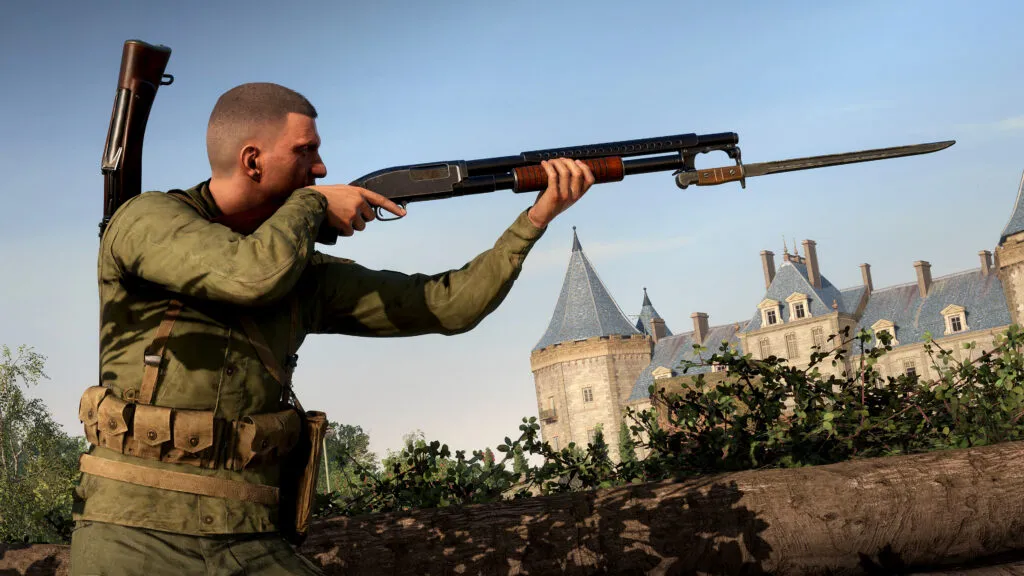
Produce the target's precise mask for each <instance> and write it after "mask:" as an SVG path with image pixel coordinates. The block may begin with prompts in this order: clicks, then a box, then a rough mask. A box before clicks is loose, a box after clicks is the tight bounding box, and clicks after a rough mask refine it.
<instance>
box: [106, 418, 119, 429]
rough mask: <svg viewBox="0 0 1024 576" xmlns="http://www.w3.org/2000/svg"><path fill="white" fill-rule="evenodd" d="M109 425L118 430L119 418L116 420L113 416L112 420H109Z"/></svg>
mask: <svg viewBox="0 0 1024 576" xmlns="http://www.w3.org/2000/svg"><path fill="white" fill-rule="evenodd" d="M107 426H109V427H110V429H111V430H116V429H117V420H114V419H113V418H111V419H110V420H107Z"/></svg>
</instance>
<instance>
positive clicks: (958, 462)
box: [0, 442, 1024, 576]
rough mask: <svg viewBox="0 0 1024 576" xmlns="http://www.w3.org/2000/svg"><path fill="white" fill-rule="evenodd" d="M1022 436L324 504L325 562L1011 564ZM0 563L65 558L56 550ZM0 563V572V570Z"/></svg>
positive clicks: (756, 566) (1016, 557) (343, 568)
mask: <svg viewBox="0 0 1024 576" xmlns="http://www.w3.org/2000/svg"><path fill="white" fill-rule="evenodd" d="M1022 493H1024V443H1022V442H1013V443H1005V444H1000V445H996V446H987V447H981V448H973V449H968V450H949V451H939V452H931V453H927V454H917V455H911V456H898V457H890V458H874V459H866V460H854V461H849V462H842V463H839V464H832V465H828V466H815V467H807V468H796V469H785V470H779V469H776V470H759V471H745V472H738V473H731V474H720V475H714V476H706V477H701V478H696V479H689V480H685V481H678V482H676V481H666V482H656V483H649V484H641V485H634V486H627V487H619V488H612V489H606V490H598V491H593V492H586V493H576V494H564V495H556V496H544V497H536V498H529V499H524V500H519V501H514V502H504V503H498V504H487V505H476V506H467V507H461V508H442V509H431V510H417V511H413V512H409V513H402V514H397V513H396V514H375V515H369V516H363V517H358V518H332V519H328V520H325V521H321V522H318V523H317V524H316V525H315V526H314V529H313V531H312V535H311V536H310V538H309V539H308V540H307V542H306V543H305V544H303V546H302V548H301V551H302V552H303V553H304V554H305V555H306V556H307V557H309V558H310V559H312V560H314V561H315V562H316V563H318V564H320V565H321V566H322V567H323V568H324V571H325V572H326V573H328V574H375V575H377V574H394V575H398V574H403V575H404V574H531V575H534V574H560V573H566V574H599V573H600V574H607V573H612V574H758V573H772V574H872V573H931V574H940V573H945V574H971V575H978V576H982V575H985V576H988V575H992V576H994V575H996V574H1024V530H1022V528H1024V498H1021V497H1020V494H1022ZM31 550H33V548H27V549H22V550H12V549H8V550H6V551H5V550H3V549H0V571H2V570H4V569H5V568H7V567H9V569H11V570H15V572H13V573H18V574H23V573H33V572H28V571H27V568H28V566H29V565H30V564H32V563H35V565H36V566H38V567H39V568H40V569H43V570H46V569H49V570H50V571H49V572H47V571H42V572H34V573H40V574H43V573H56V574H61V573H65V572H63V571H66V557H67V556H66V549H60V548H53V549H50V550H49V554H48V555H46V556H45V557H38V556H37V557H36V558H34V559H33V560H32V562H29V563H28V564H26V563H25V561H24V560H22V561H20V562H21V563H20V564H19V558H24V554H25V553H27V552H30V551H31ZM0 573H2V572H0Z"/></svg>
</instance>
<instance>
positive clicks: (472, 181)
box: [317, 132, 955, 244]
mask: <svg viewBox="0 0 1024 576" xmlns="http://www.w3.org/2000/svg"><path fill="white" fill-rule="evenodd" d="M739 141H740V137H739V135H738V134H736V133H735V132H721V133H718V134H701V135H698V134H678V135H675V136H662V137H660V138H645V139H642V140H624V141H621V142H609V143H606V144H588V145H584V146H573V147H569V148H552V149H548V150H535V151H532V152H523V153H522V154H519V155H518V156H502V157H498V158H485V159H481V160H457V161H451V162H435V163H432V164H415V165H410V166H395V167H392V168H386V169H384V170H378V171H376V172H372V173H370V174H367V175H366V176H363V177H362V178H358V179H356V180H355V181H353V182H352V183H351V184H352V185H353V186H359V187H361V188H366V189H368V190H372V191H374V192H377V193H378V194H381V195H383V196H386V197H388V198H389V199H390V200H391V201H393V202H394V203H396V204H398V205H399V206H402V207H403V208H404V207H405V206H406V205H407V204H409V203H410V202H418V201H424V200H439V199H442V198H451V197H454V196H465V195H467V194H480V193H483V192H494V191H497V190H512V191H513V192H536V191H540V190H544V189H545V188H547V180H548V177H547V172H545V171H544V168H543V167H541V165H540V163H541V161H543V160H550V159H553V158H571V159H578V160H582V161H583V162H584V163H586V164H587V166H589V167H590V170H591V172H593V174H594V183H595V184H600V183H602V182H618V181H620V180H622V179H623V178H625V177H626V176H629V175H631V174H644V173H648V172H660V171H665V170H674V173H673V175H674V176H675V180H676V185H677V186H679V187H680V188H686V187H687V186H690V185H697V186H711V185H716V184H724V183H726V182H739V183H740V185H741V186H742V187H743V188H746V186H747V184H746V178H747V177H748V176H762V175H765V174H776V173H779V172H790V171H793V170H807V169H811V168H822V167H825V166H836V165H839V164H852V163H854V162H868V161H872V160H883V159H886V158H896V157H899V156H912V155H915V154H927V153H930V152H936V151H938V150H942V149H944V148H948V147H949V146H952V145H953V144H954V143H955V141H954V140H947V141H944V142H933V143H928V144H915V145H911V146H898V147H894V148H878V149H874V150H864V151H861V152H848V153H843V154H831V155H827V156H812V157H808V158H794V159H790V160H779V161H775V162H761V163H757V164H743V162H742V159H741V157H740V148H739V146H738V144H739ZM713 151H721V152H725V153H726V154H727V155H728V156H729V158H731V159H732V160H733V161H734V162H735V164H734V165H731V166H725V167H723V168H702V169H700V170H698V169H697V168H696V167H695V166H694V158H695V157H696V156H697V155H698V154H705V153H708V152H713ZM634 156H640V158H631V159H629V160H625V159H624V158H629V157H634ZM374 210H375V211H376V213H377V218H378V219H379V220H384V221H387V220H397V219H398V218H401V217H400V216H399V217H386V216H385V213H384V211H383V210H381V209H380V208H379V207H374ZM337 238H338V232H337V231H336V230H334V229H332V228H330V227H328V226H321V227H320V233H319V235H318V237H317V241H318V242H320V243H321V244H334V243H335V242H337Z"/></svg>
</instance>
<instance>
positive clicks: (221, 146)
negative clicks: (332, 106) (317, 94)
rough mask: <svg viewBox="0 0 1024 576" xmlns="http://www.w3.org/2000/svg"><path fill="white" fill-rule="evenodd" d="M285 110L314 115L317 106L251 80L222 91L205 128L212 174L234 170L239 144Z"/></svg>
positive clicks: (282, 89) (286, 90)
mask: <svg viewBox="0 0 1024 576" xmlns="http://www.w3.org/2000/svg"><path fill="white" fill-rule="evenodd" d="M288 113H295V114H302V115H304V116H309V117H310V118H316V108H314V107H313V105H312V104H310V102H309V100H307V99H306V97H305V96H303V95H302V94H299V93H298V92H296V91H294V90H292V89H290V88H285V87H284V86H281V85H279V84H273V83H270V82H252V83H249V84H242V85H240V86H236V87H234V88H232V89H231V90H228V91H227V92H225V93H224V94H222V95H221V97H220V98H218V99H217V104H216V105H214V107H213V112H211V113H210V122H209V124H207V127H206V155H207V157H208V158H209V159H210V169H211V170H212V171H213V173H214V174H230V173H231V172H233V171H234V168H235V162H236V160H237V155H238V152H239V150H240V149H241V146H242V143H243V142H244V141H245V140H247V139H248V138H251V137H252V136H254V135H255V134H256V133H258V132H259V131H260V130H262V129H265V128H267V127H272V126H275V125H279V124H280V123H282V122H283V121H284V119H285V117H286V116H287V115H288Z"/></svg>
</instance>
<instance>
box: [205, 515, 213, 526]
mask: <svg viewBox="0 0 1024 576" xmlns="http://www.w3.org/2000/svg"><path fill="white" fill-rule="evenodd" d="M203 523H204V524H213V516H209V515H207V516H203Z"/></svg>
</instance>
